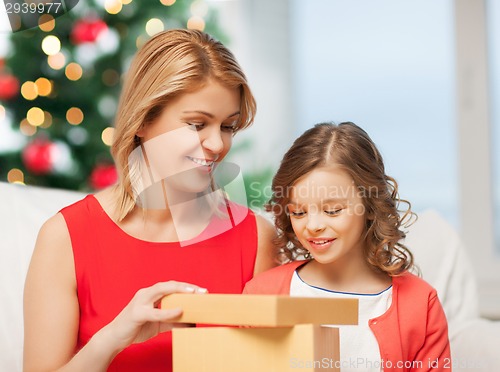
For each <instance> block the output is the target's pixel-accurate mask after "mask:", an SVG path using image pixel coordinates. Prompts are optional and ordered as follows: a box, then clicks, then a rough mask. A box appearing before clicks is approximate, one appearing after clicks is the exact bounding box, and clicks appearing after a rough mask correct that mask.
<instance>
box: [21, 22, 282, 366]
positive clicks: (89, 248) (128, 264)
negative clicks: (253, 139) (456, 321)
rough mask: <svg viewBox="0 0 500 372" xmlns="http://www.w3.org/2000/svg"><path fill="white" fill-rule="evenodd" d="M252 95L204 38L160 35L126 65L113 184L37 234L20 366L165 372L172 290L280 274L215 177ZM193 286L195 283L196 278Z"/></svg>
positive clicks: (232, 63) (233, 284) (240, 283)
mask: <svg viewBox="0 0 500 372" xmlns="http://www.w3.org/2000/svg"><path fill="white" fill-rule="evenodd" d="M254 114H255V101H254V98H253V96H252V94H251V92H250V89H249V87H248V85H247V82H246V78H245V76H244V74H243V72H242V71H241V68H240V67H239V65H238V63H237V62H236V60H235V59H234V56H233V55H232V54H231V52H230V51H229V50H227V49H226V48H225V47H224V46H223V45H222V44H221V43H219V42H217V41H215V40H213V39H212V38H211V37H210V36H208V35H207V34H204V33H202V32H198V31H188V30H170V31H166V32H162V33H160V34H157V35H155V36H154V37H153V38H151V39H150V40H149V41H148V42H147V43H146V44H145V45H144V46H143V47H142V48H141V50H139V52H138V53H137V55H136V57H135V59H134V60H133V62H132V64H131V67H130V69H129V71H128V74H127V78H126V80H125V82H124V87H123V91H122V95H121V99H120V105H119V107H118V112H117V117H116V123H115V127H116V129H115V138H114V143H113V146H112V149H111V152H112V154H113V157H114V159H115V162H116V165H117V169H118V170H119V173H120V179H119V182H118V184H117V185H115V186H114V187H112V188H110V189H107V190H104V191H102V192H99V193H97V194H95V195H89V196H87V197H86V198H85V199H83V200H81V201H79V202H77V203H75V204H74V205H72V206H69V207H66V208H64V209H63V210H62V211H61V212H60V213H58V214H57V215H55V216H54V217H52V218H51V219H49V220H48V221H47V222H46V223H45V224H44V225H43V227H42V228H41V230H40V233H39V236H38V239H37V243H36V246H35V250H34V254H33V257H32V261H31V264H30V268H29V272H28V276H27V279H26V287H25V304H24V308H25V310H24V312H25V348H24V368H25V370H26V371H32V370H33V371H35V370H68V371H70V370H71V371H72V370H84V369H88V370H92V371H100V370H103V371H104V370H119V371H128V370H130V371H138V370H140V371H154V370H162V371H168V370H171V368H172V360H171V333H170V332H165V331H167V330H170V329H171V328H172V327H173V326H174V322H175V319H176V318H177V317H178V316H179V315H180V313H181V311H182V309H173V310H161V309H158V308H157V307H156V306H155V305H156V304H157V302H158V301H159V299H161V298H162V297H163V296H165V295H167V294H170V293H174V292H188V293H193V292H197V293H204V292H206V291H207V290H208V291H210V292H214V293H241V291H242V289H243V287H244V285H245V283H246V282H247V281H248V280H249V279H251V277H252V276H253V275H254V274H255V273H258V272H261V271H264V270H266V269H268V268H270V267H272V266H274V264H273V258H272V256H273V255H272V254H271V247H272V243H271V242H272V239H273V237H274V228H273V227H272V225H271V224H269V223H267V222H266V221H265V220H264V219H262V218H259V217H258V216H255V215H254V214H253V213H252V212H251V211H249V210H248V209H246V208H245V207H242V206H239V205H236V204H234V203H231V202H229V201H227V200H226V198H225V195H224V193H223V192H222V191H221V190H218V189H217V186H216V185H215V183H214V180H213V172H214V169H215V167H216V164H217V163H218V162H220V161H222V160H223V159H224V157H225V156H226V154H227V152H228V151H229V149H230V147H231V141H232V137H233V136H234V134H235V133H237V132H238V131H239V130H241V129H244V128H246V127H248V126H249V125H250V124H251V123H252V121H253V117H254ZM191 283H192V284H191Z"/></svg>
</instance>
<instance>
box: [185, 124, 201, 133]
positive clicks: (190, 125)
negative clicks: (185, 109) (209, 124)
mask: <svg viewBox="0 0 500 372" xmlns="http://www.w3.org/2000/svg"><path fill="white" fill-rule="evenodd" d="M186 124H187V125H189V129H191V130H195V131H200V130H202V129H203V128H205V124H204V123H188V122H186Z"/></svg>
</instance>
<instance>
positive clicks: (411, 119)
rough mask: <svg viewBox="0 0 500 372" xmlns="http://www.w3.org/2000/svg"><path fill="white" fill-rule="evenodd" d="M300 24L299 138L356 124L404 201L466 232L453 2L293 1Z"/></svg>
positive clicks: (295, 23) (295, 44)
mask: <svg viewBox="0 0 500 372" xmlns="http://www.w3.org/2000/svg"><path fill="white" fill-rule="evenodd" d="M291 17H292V18H291V22H290V24H291V25H292V26H291V40H292V58H291V60H292V61H293V66H292V68H293V75H294V81H295V82H296V86H295V89H294V91H295V97H294V100H295V108H296V110H297V112H296V113H297V115H298V120H297V122H298V124H299V125H298V127H299V129H298V131H299V133H302V132H303V131H304V130H305V129H306V128H308V127H310V126H312V125H313V124H315V123H318V122H321V121H334V122H341V121H353V122H355V123H356V124H358V125H360V126H361V127H362V128H364V129H365V130H366V131H367V132H368V133H369V134H370V136H371V137H372V139H373V140H374V141H375V143H376V144H377V146H378V147H379V149H380V150H381V152H382V154H383V156H384V159H385V162H386V167H387V173H388V174H389V175H391V176H393V177H395V178H396V180H398V182H399V186H400V195H401V197H403V198H406V199H408V200H410V201H411V202H412V205H413V207H414V210H415V211H417V212H419V211H422V210H424V209H426V208H434V209H436V210H438V211H439V212H440V213H441V214H442V215H443V216H444V217H445V218H446V219H447V220H448V221H449V222H451V223H452V224H454V225H455V226H458V221H459V215H458V214H459V210H458V192H459V190H458V180H457V171H458V170H457V167H458V165H457V160H456V159H457V148H456V129H455V127H456V124H455V106H454V105H455V86H454V84H455V70H454V66H455V55H454V53H455V51H454V33H453V32H454V29H453V27H454V26H453V4H452V1H451V0H446V1H435V0H419V1H412V2H408V1H399V0H377V1H373V0H356V1H345V0H307V1H303V0H293V1H292V3H291ZM497 23H500V22H497ZM497 44H498V43H497ZM299 133H297V134H299ZM497 150H498V149H497Z"/></svg>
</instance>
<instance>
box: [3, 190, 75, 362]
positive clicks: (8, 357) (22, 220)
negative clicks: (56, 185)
mask: <svg viewBox="0 0 500 372" xmlns="http://www.w3.org/2000/svg"><path fill="white" fill-rule="evenodd" d="M83 196H84V195H83V194H81V193H77V192H70V191H65V190H53V189H44V188H37V187H32V186H23V185H13V184H7V183H4V182H0V205H1V208H0V236H1V237H2V239H1V245H0V350H2V352H1V353H0V371H13V372H15V371H22V350H23V336H24V335H23V333H24V331H23V330H24V328H23V289H24V281H25V278H26V273H27V271H28V266H29V262H30V259H31V254H32V252H33V248H34V246H35V241H36V237H37V235H38V230H39V229H40V227H41V226H42V224H43V223H44V222H45V221H46V220H47V219H48V218H50V217H51V216H53V215H54V214H56V213H57V212H58V211H59V210H60V209H61V208H62V207H64V206H66V205H69V204H71V203H73V202H75V201H77V200H79V199H81V198H82V197H83Z"/></svg>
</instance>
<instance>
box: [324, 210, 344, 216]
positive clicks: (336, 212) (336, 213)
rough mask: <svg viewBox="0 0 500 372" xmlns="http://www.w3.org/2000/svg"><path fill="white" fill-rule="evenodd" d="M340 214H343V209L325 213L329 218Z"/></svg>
mask: <svg viewBox="0 0 500 372" xmlns="http://www.w3.org/2000/svg"><path fill="white" fill-rule="evenodd" d="M340 212H342V209H332V210H328V211H325V213H326V214H327V215H329V216H336V215H338V214H340Z"/></svg>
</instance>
